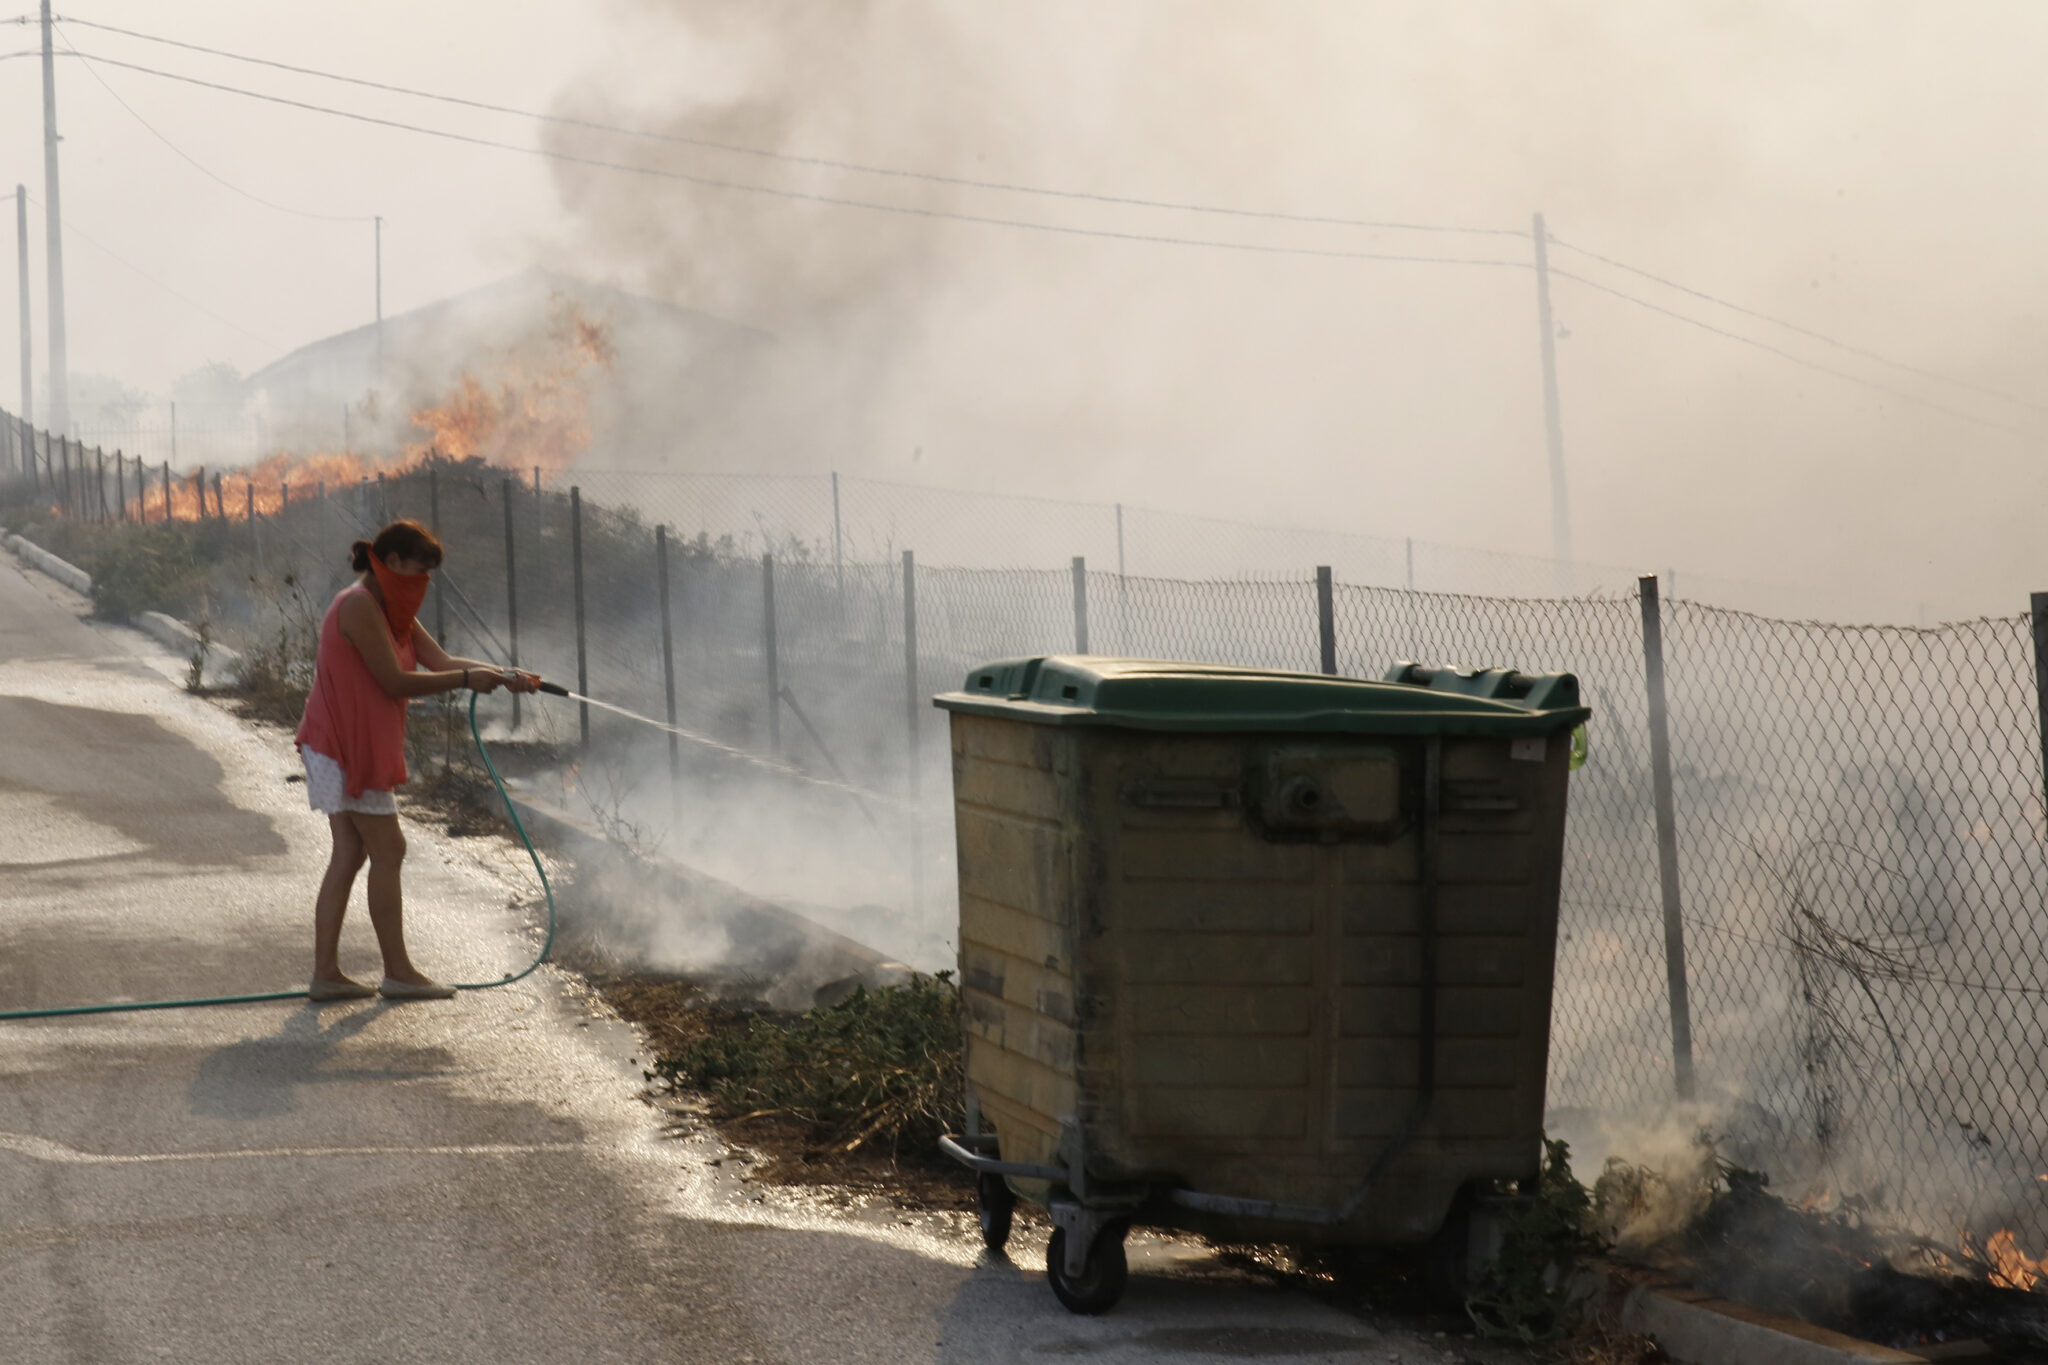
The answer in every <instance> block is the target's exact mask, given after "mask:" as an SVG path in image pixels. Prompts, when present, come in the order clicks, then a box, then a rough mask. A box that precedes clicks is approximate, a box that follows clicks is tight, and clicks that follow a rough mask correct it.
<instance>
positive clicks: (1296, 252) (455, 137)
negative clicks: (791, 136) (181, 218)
mask: <svg viewBox="0 0 2048 1365" xmlns="http://www.w3.org/2000/svg"><path fill="white" fill-rule="evenodd" d="M79 55H80V56H84V55H85V54H83V53H81V54H79ZM92 60H94V61H97V62H99V63H101V64H102V65H104V66H117V67H120V68H122V69H123V70H127V71H138V72H141V73H142V74H143V75H146V76H157V77H160V78H162V79H164V80H170V81H178V82H180V83H182V84H185V85H196V86H199V87H201V88H202V89H207V90H218V91H221V92H223V93H226V94H230V95H240V96H242V97H244V98H246V99H253V100H261V101H263V102H265V103H268V104H279V105H284V106H286V107H287V108H292V109H304V110H308V111H310V112H312V113H316V114H328V115H331V116H333V117H335V118H344V119H350V120H352V121H354V122H357V123H368V124H372V125H374V126H377V127H381V128H395V129H398V130H399V131H401V132H408V133H419V134H421V135H423V136H426V137H436V138H441V139H444V140H446V141H449V142H461V143H466V144H468V145H470V146H473V147H492V148H496V149H497V150H499V151H506V152H517V153H519V154H521V155H523V156H537V157H541V158H543V159H546V160H549V161H562V162H568V163H570V164H573V165H581V166H594V167H597V168H599V169H601V170H609V171H620V172H624V173H625V174H628V175H641V176H648V177H651V178H654V179H658V180H675V181H680V182H683V183H685V184H691V185H703V186H705V187H707V188H710V189H724V190H738V191H741V192H743V193H747V194H762V195H768V196H770V197H772V198H776V199H790V200H796V201H800V202H804V203H812V204H830V205H834V206H836V207H839V208H855V209H868V210H871V211H873V212H876V213H894V214H901V215H903V216H905V217H911V218H935V219H945V220H949V221H952V222H957V223H979V224H982V225H984V226H988V227H1006V228H1018V229H1022V230H1025V231H1030V232H1048V233H1053V234H1056V235H1059V236H1066V237H1097V238H1104V239H1107V240H1110V241H1122V242H1146V243H1152V244H1155V245H1164V246H1191V247H1208V248H1211V249H1214V250H1219V251H1240V252H1248V253H1251V254H1254V255H1265V256H1306V257H1319V258H1322V259H1326V260H1348V261H1400V262H1412V263H1418V264H1431V265H1480V266H1506V267H1509V268H1512V269H1517V270H1527V269H1529V268H1530V264H1529V262H1527V261H1511V260H1499V259H1492V258H1485V257H1470V256H1428V255H1419V254H1414V253H1405V252H1391V251H1340V250H1331V249H1325V248H1318V247H1295V246H1271V245H1266V244H1262V243H1257V242H1231V241H1221V240H1217V239H1215V238H1206V237H1177V236H1171V235H1168V234H1164V233H1150V232H1119V231H1115V230H1113V229H1109V228H1084V227H1074V226H1071V225H1068V224H1064V223H1044V222H1034V221H1032V220H1030V219H1025V218H1001V217H996V216H994V215H992V214H977V213H960V212H956V211H953V210H950V209H933V208H919V207H916V206H913V205H908V204H886V203H881V202H879V201H876V200H871V199H852V198H848V197H846V196H844V195H834V194H815V193H811V192H808V191H804V190H788V189H781V188H778V187H775V186H772V185H755V184H750V183H748V182H746V181H740V180H726V179H722V178H720V177H717V176H708V175H693V174H690V173H689V172H686V171H672V170H663V169H661V168H659V167H654V166H635V165H632V164H630V163H628V162H623V161H608V160H605V159H604V158H602V157H594V156H579V155H577V154H576V153H573V152H559V151H553V150H551V149H549V148H546V147H526V146H521V145H519V144H518V143H516V142H501V141H499V140H497V139H496V138H488V137H478V136H476V135H474V134H470V133H456V132H450V131H449V130H447V129H445V128H429V127H426V126H424V125H421V124H417V123H407V122H404V121H403V120H400V119H389V118H380V117H378V116H376V115H374V114H363V113H357V112H355V111H354V110H350V109H337V108H334V107H333V106H331V105H324V104H313V103H311V102H309V101H306V100H296V99H290V98H287V97H286V96H283V95H269V94H264V93H263V92H261V91H257V90H247V89H244V88H242V87H241V86H235V85H225V84H222V83H221V82H219V81H209V80H202V79H200V78H199V77H197V76H186V75H181V74H179V73H178V72H175V71H164V70H160V69H158V68H156V67H153V66H142V65H140V64H138V63H135V62H124V61H117V60H116V59H114V58H112V57H104V56H98V55H95V56H93V57H92Z"/></svg>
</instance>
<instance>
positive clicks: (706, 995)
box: [564, 954, 974, 1210]
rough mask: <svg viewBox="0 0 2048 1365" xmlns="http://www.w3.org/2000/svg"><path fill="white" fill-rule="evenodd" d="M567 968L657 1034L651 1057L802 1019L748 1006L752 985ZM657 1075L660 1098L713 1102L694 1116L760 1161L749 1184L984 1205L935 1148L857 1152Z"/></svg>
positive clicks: (826, 1135)
mask: <svg viewBox="0 0 2048 1365" xmlns="http://www.w3.org/2000/svg"><path fill="white" fill-rule="evenodd" d="M564 965H567V966H570V967H572V968H576V969H579V970H582V971H583V973H584V977H585V979H586V980H587V981H588V982H589V983H590V985H591V987H592V988H593V989H594V990H596V991H597V993H598V994H599V995H600V996H602V997H603V998H604V1000H605V1002H606V1003H607V1004H609V1005H610V1006H611V1007H612V1008H613V1009H614V1010H616V1011H617V1012H618V1014H619V1016H620V1017H621V1018H622V1019H625V1020H627V1021H628V1022H630V1023H633V1024H637V1025H638V1026H639V1027H640V1028H641V1029H642V1030H643V1031H644V1032H645V1034H646V1036H647V1043H648V1050H649V1052H650V1054H651V1055H652V1056H654V1057H658V1058H659V1057H671V1058H672V1057H677V1056H681V1055H683V1054H685V1053H687V1052H689V1051H690V1050H691V1049H692V1048H693V1046H696V1045H701V1044H705V1043H707V1042H708V1043H713V1044H724V1045H728V1046H732V1047H741V1046H745V1045H746V1044H747V1043H748V1042H749V1040H750V1038H751V1036H752V1034H753V1031H754V1029H755V1025H756V1023H757V1021H760V1020H763V1019H764V1018H766V1019H769V1020H787V1019H789V1018H791V1017H792V1016H787V1015H775V1014H773V1013H772V1012H770V1011H768V1010H767V1009H766V1007H765V1006H764V1005H763V1004H762V1003H761V1002H759V1001H758V1000H750V999H747V998H745V995H746V993H747V984H748V983H745V982H738V983H725V984H724V985H722V986H720V985H706V984H703V983H699V982H695V981H688V980H683V979H680V978H675V977H655V976H647V975H641V974H635V973H626V972H619V971H617V970H616V969H607V968H606V966H604V965H602V964H596V963H580V962H578V961H576V960H575V955H573V954H572V956H571V958H570V959H569V960H567V961H565V962H564ZM647 1075H648V1080H649V1081H650V1083H652V1084H654V1085H655V1086H656V1088H657V1090H658V1091H662V1092H666V1093H669V1094H671V1095H674V1096H678V1097H680V1096H689V1097H691V1098H701V1099H702V1100H703V1101H704V1103H701V1104H693V1105H692V1106H691V1110H692V1112H693V1114H695V1115H696V1117H697V1118H698V1119H699V1120H700V1121H702V1122H706V1123H709V1124H710V1125H711V1126H713V1127H714V1128H715V1129H716V1130H717V1131H718V1133H719V1135H720V1136H721V1137H723V1138H724V1139H725V1140H726V1141H727V1143H728V1144H730V1145H731V1146H733V1147H734V1148H736V1149H742V1150H744V1151H746V1152H747V1153H748V1154H750V1155H751V1156H753V1157H754V1158H755V1160H754V1161H753V1163H752V1164H751V1167H750V1169H749V1174H748V1178H749V1179H753V1180H763V1181H768V1182H770V1183H773V1184H779V1185H798V1186H811V1187H826V1186H829V1187H834V1188H837V1189H840V1190H843V1191H845V1192H847V1193H848V1194H849V1195H864V1196H883V1197H886V1198H887V1199H888V1200H889V1201H890V1202H891V1203H893V1204H894V1205H895V1206H897V1207H898V1208H903V1209H908V1210H929V1209H971V1208H973V1207H974V1181H973V1179H972V1177H970V1176H969V1175H968V1173H967V1172H965V1171H963V1170H962V1169H961V1168H960V1167H959V1166H957V1165H955V1164H954V1163H953V1162H951V1161H948V1160H946V1159H945V1157H943V1156H941V1155H940V1154H939V1151H938V1149H937V1147H936V1146H934V1145H931V1144H930V1143H929V1142H926V1141H920V1140H912V1139H905V1140H902V1141H897V1142H894V1143H890V1142H887V1141H881V1140H876V1139H869V1140H868V1141H865V1142H861V1143H858V1144H855V1145H851V1146H849V1144H848V1143H847V1142H846V1141H845V1140H843V1135H841V1134H839V1133H836V1132H835V1131H834V1130H833V1128H832V1125H830V1124H824V1123H817V1122H811V1121H807V1120H805V1119H802V1118H798V1117H795V1116H792V1115H790V1114H787V1113H759V1112H751V1113H749V1112H733V1111H732V1109H731V1108H730V1107H721V1106H720V1105H718V1104H717V1103H715V1102H713V1101H712V1100H711V1097H710V1096H708V1095H706V1094H705V1093H704V1092H702V1091H698V1090H695V1089H693V1088H692V1087H689V1086H687V1085H683V1084H675V1085H671V1084H669V1083H667V1082H665V1081H664V1080H663V1079H662V1078H661V1077H660V1076H659V1075H657V1074H656V1072H654V1071H652V1070H650V1071H649V1072H648V1073H647Z"/></svg>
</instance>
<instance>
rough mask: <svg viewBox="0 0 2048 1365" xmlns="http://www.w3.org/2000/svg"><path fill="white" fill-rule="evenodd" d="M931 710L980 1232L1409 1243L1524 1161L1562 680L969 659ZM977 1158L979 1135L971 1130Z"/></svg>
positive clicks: (1529, 1167)
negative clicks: (938, 711)
mask: <svg viewBox="0 0 2048 1365" xmlns="http://www.w3.org/2000/svg"><path fill="white" fill-rule="evenodd" d="M936 704H937V705H939V706H941V707H943V708H945V709H946V710H948V711H949V712H950V713H951V726H952V748H953V778H954V799H955V820H956V824H957V829H958V843H959V849H958V853H959V872H960V976H961V984H962V990H963V996H962V1000H963V1014H964V1018H965V1022H966V1031H967V1056H966V1076H967V1089H968V1096H967V1098H968V1112H969V1116H970V1121H969V1132H968V1133H967V1134H966V1135H965V1136H964V1137H962V1138H961V1139H959V1140H957V1141H955V1142H953V1143H951V1144H949V1148H950V1150H951V1151H952V1152H953V1154H954V1155H955V1156H956V1157H958V1158H959V1159H961V1160H962V1161H963V1162H965V1163H967V1164H969V1165H970V1166H973V1167H974V1168H975V1169H977V1170H979V1171H980V1172H981V1173H982V1197H983V1223H984V1230H985V1233H987V1234H988V1235H989V1239H990V1241H991V1243H992V1245H998V1246H999V1245H1000V1243H1001V1240H1002V1238H1003V1237H1005V1236H1007V1231H1008V1222H1009V1200H1010V1198H1011V1197H1012V1194H1013V1192H1021V1193H1023V1194H1024V1195H1026V1196H1027V1197H1030V1198H1033V1199H1036V1200H1041V1201H1044V1202H1046V1203H1047V1205H1048V1207H1049V1208H1050V1210H1051V1212H1052V1214H1053V1220H1054V1223H1055V1227H1056V1228H1057V1229H1058V1233H1057V1234H1056V1236H1055V1239H1054V1241H1055V1246H1054V1249H1053V1251H1052V1252H1051V1253H1050V1255H1049V1265H1048V1269H1049V1270H1050V1271H1051V1272H1052V1279H1053V1287H1054V1289H1055V1291H1056V1292H1058V1293H1059V1294H1060V1297H1061V1299H1062V1300H1063V1301H1065V1302H1067V1304H1068V1306H1069V1307H1070V1308H1075V1309H1076V1310H1077V1311H1084V1312H1085V1311H1100V1309H1101V1308H1104V1307H1107V1306H1108V1305H1109V1303H1113V1302H1114V1301H1115V1298H1116V1297H1117V1295H1118V1294H1119V1293H1120V1292H1121V1289H1122V1282H1123V1273H1122V1250H1121V1239H1122V1236H1123V1231H1124V1230H1125V1229H1126V1228H1127V1227H1128V1226H1129V1225H1130V1223H1131V1222H1133V1221H1136V1222H1140V1223H1147V1224H1157V1225H1171V1226H1178V1227H1185V1228H1190V1229H1194V1230H1198V1231H1206V1232H1210V1233H1214V1234H1218V1235H1224V1236H1232V1237H1248V1238H1265V1239H1273V1238H1282V1237H1284V1238H1288V1239H1292V1240H1327V1241H1339V1242H1346V1243H1388V1244H1398V1243H1407V1242H1420V1241H1423V1240H1426V1239H1428V1238H1430V1237H1431V1236H1432V1235H1433V1234H1435V1233H1436V1232H1437V1231H1438V1229H1439V1228H1440V1227H1442V1226H1443V1225H1444V1223H1445V1220H1446V1215H1447V1213H1448V1212H1450V1211H1452V1210H1453V1208H1454V1205H1456V1204H1457V1203H1458V1201H1459V1200H1460V1198H1461V1195H1462V1194H1463V1192H1466V1191H1469V1190H1471V1189H1473V1188H1475V1187H1476V1186H1478V1185H1479V1184H1481V1183H1482V1182H1494V1181H1513V1180H1519V1179H1524V1178H1527V1177H1529V1176H1531V1175H1533V1174H1534V1173H1535V1172H1536V1170H1537V1168H1538V1164H1539V1162H1540V1157H1541V1131H1542V1115H1543V1096H1544V1080H1545V1069H1546V1062H1547V1056H1548V1049H1549V1035H1550V1002H1551V980H1552V965H1553V959H1554V954H1555V946H1556V933H1557V897H1558V882H1559V874H1560V860H1561V856H1562V847H1563V832H1564V816H1565V788H1566V762H1567V751H1568V749H1569V732H1570V731H1571V729H1572V728H1573V727H1575V726H1577V725H1578V724H1580V723H1581V722H1582V721H1583V720H1584V719H1585V717H1586V714H1587V713H1586V712H1585V710H1584V709H1583V708H1581V707H1580V706H1579V704H1578V690H1577V682H1576V680H1575V679H1573V678H1572V677H1571V676H1570V675H1569V674H1552V675H1543V676H1527V675H1522V674H1517V673H1512V672H1507V671H1504V670H1494V671H1488V672H1480V673H1456V672H1452V671H1449V670H1429V669H1422V668H1419V667H1416V666H1413V665H1404V666H1402V667H1400V668H1398V669H1396V670H1395V672H1394V674H1392V675H1390V679H1389V680H1388V681H1384V682H1365V681H1358V680H1352V679H1341V678H1332V677H1325V676H1323V675H1319V674H1287V673H1273V672H1261V671H1257V670H1249V669H1232V668H1222V667H1215V666H1208V665H1194V664H1175V663H1161V662H1157V661H1148V660H1123V659H1103V658H1094V657H1081V656H1074V657H1050V658H1043V659H1021V660H1011V661H1006V662H1003V663H997V664H991V665H989V666H987V667H985V668H982V669H978V670H976V671H975V672H974V673H972V674H970V675H969V676H968V678H967V680H966V684H965V686H963V687H962V688H961V690H959V691H957V692H951V693H945V694H942V695H941V696H939V697H938V698H936ZM990 1130H992V1133H991V1131H990Z"/></svg>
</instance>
